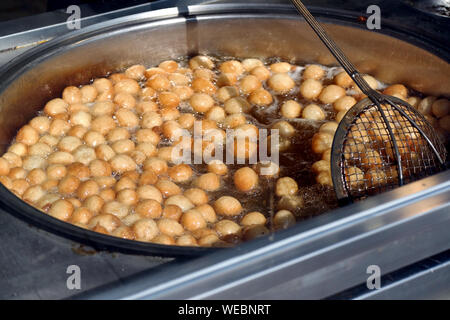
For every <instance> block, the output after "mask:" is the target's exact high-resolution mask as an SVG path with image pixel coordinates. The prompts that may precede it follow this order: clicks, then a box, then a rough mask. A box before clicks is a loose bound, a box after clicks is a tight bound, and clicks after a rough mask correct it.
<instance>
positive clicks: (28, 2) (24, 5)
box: [0, 0, 154, 21]
mask: <svg viewBox="0 0 450 320" xmlns="http://www.w3.org/2000/svg"><path fill="white" fill-rule="evenodd" d="M149 2H154V1H152V0H0V21H7V20H12V19H17V18H20V17H26V16H30V15H35V14H39V13H44V12H47V11H54V10H63V11H65V10H66V8H67V7H68V6H70V5H82V4H93V5H96V6H103V7H104V6H110V7H114V9H119V8H125V7H130V6H134V5H139V4H143V3H149Z"/></svg>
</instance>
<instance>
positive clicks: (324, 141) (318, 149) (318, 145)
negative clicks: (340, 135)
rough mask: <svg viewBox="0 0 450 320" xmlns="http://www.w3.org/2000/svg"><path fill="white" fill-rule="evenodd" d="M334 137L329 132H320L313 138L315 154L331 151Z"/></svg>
mask: <svg viewBox="0 0 450 320" xmlns="http://www.w3.org/2000/svg"><path fill="white" fill-rule="evenodd" d="M333 138H334V136H333V135H331V134H329V133H328V132H318V133H316V134H314V136H313V138H312V150H313V151H314V152H315V153H323V152H325V150H327V149H330V148H331V146H332V144H333Z"/></svg>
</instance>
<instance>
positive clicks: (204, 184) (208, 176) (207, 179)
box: [194, 172, 220, 191]
mask: <svg viewBox="0 0 450 320" xmlns="http://www.w3.org/2000/svg"><path fill="white" fill-rule="evenodd" d="M194 184H195V186H196V187H197V188H200V189H203V190H205V191H216V190H217V189H219V188H220V177H219V176H218V175H216V174H215V173H212V172H208V173H205V174H202V175H201V176H200V177H198V178H197V179H196V180H195V183H194Z"/></svg>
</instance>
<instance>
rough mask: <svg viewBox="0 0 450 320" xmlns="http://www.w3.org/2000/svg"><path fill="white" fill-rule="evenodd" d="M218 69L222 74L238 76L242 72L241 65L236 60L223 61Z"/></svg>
mask: <svg viewBox="0 0 450 320" xmlns="http://www.w3.org/2000/svg"><path fill="white" fill-rule="evenodd" d="M219 69H220V71H221V72H223V73H235V74H236V75H238V76H239V75H241V74H242V73H243V72H244V67H243V66H242V63H240V62H239V61H237V60H230V61H225V62H224V63H222V64H221V65H220V67H219Z"/></svg>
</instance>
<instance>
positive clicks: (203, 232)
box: [192, 228, 217, 239]
mask: <svg viewBox="0 0 450 320" xmlns="http://www.w3.org/2000/svg"><path fill="white" fill-rule="evenodd" d="M192 235H193V236H194V237H195V238H196V239H201V238H204V237H206V236H211V235H215V236H217V232H216V231H215V230H213V229H210V228H202V229H197V230H194V231H192Z"/></svg>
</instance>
